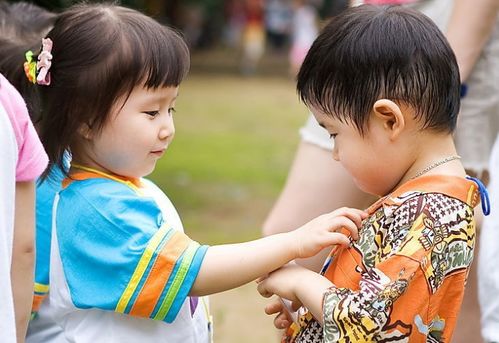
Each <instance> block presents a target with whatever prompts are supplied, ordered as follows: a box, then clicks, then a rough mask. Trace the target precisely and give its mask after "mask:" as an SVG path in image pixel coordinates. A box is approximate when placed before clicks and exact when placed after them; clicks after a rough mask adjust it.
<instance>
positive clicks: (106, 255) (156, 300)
mask: <svg viewBox="0 0 499 343" xmlns="http://www.w3.org/2000/svg"><path fill="white" fill-rule="evenodd" d="M71 177H72V179H71V180H70V179H66V182H65V183H64V186H65V188H64V189H63V190H62V191H61V193H60V195H59V200H58V203H57V207H56V209H55V211H56V212H55V213H56V223H55V225H56V233H57V240H58V244H59V251H60V256H61V261H62V265H63V269H64V274H65V277H66V281H67V284H68V287H69V290H70V294H71V299H72V302H73V304H74V305H75V306H76V307H77V308H80V309H88V308H98V309H102V310H108V311H115V312H119V313H124V314H128V315H131V316H137V317H145V318H152V319H155V320H160V321H164V322H167V323H171V322H172V321H173V320H174V319H175V317H176V315H177V314H178V311H179V310H180V308H181V306H182V304H183V303H184V302H185V300H186V298H187V296H188V293H189V291H190V289H191V287H192V285H193V283H194V281H195V278H196V276H197V274H198V272H199V268H200V267H201V263H202V260H203V258H204V255H205V253H206V250H207V247H206V246H200V245H199V244H198V243H196V242H194V241H192V240H191V239H190V238H189V237H187V236H186V235H185V234H184V233H183V232H181V231H177V230H175V229H174V228H172V226H171V225H169V224H168V218H163V215H162V212H161V210H160V209H159V207H158V205H157V203H156V202H155V201H154V199H153V198H151V197H149V196H147V194H145V192H143V190H142V186H141V184H140V182H139V180H123V179H118V178H116V177H113V178H111V177H109V178H108V177H106V175H105V174H95V173H92V172H84V173H78V174H74V175H72V176H71ZM74 209H78V210H77V211H75V210H74Z"/></svg>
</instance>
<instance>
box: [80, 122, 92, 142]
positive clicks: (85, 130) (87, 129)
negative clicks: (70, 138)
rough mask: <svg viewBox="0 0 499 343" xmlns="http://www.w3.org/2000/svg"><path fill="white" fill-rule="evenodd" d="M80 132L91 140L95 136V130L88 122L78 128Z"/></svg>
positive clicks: (84, 137) (83, 136)
mask: <svg viewBox="0 0 499 343" xmlns="http://www.w3.org/2000/svg"><path fill="white" fill-rule="evenodd" d="M78 134H79V135H80V136H81V137H82V138H83V139H87V140H90V139H92V138H93V132H92V129H91V128H90V126H89V125H88V124H81V125H80V127H79V128H78Z"/></svg>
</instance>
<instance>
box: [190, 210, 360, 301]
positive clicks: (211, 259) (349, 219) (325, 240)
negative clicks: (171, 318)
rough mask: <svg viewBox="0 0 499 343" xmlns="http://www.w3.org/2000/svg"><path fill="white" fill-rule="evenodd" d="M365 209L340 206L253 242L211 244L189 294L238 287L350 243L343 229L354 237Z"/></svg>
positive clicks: (208, 292)
mask: <svg viewBox="0 0 499 343" xmlns="http://www.w3.org/2000/svg"><path fill="white" fill-rule="evenodd" d="M365 217H366V214H365V212H363V211H360V210H355V209H349V208H341V209H339V210H336V211H334V212H331V213H328V214H325V215H322V216H320V217H318V218H316V219H314V220H312V221H310V222H309V223H307V224H305V225H304V226H302V227H300V228H299V229H297V230H295V231H291V232H287V233H282V234H277V235H273V236H269V237H265V238H262V239H258V240H255V241H251V242H247V243H240V244H226V245H219V246H214V247H210V248H209V249H208V251H207V253H206V256H205V257H204V260H203V263H202V265H201V269H200V271H199V274H198V276H197V278H196V281H195V282H194V285H193V287H192V289H191V292H190V294H191V295H206V294H212V293H217V292H221V291H225V290H228V289H231V288H235V287H239V286H241V285H243V284H245V283H247V282H250V281H252V280H255V279H256V278H258V277H259V276H262V275H265V274H267V273H270V272H272V271H273V270H276V269H277V268H279V267H281V266H282V265H284V264H286V263H287V262H289V261H291V260H293V259H295V258H300V257H310V256H313V255H315V254H316V253H318V252H319V251H320V250H322V249H324V248H325V247H327V246H331V245H336V244H342V245H348V244H350V241H349V239H348V238H347V236H345V235H344V234H341V233H339V232H338V231H340V230H341V229H342V228H345V229H348V230H349V231H350V233H351V235H352V237H353V239H357V238H358V235H357V229H358V228H359V227H360V226H361V222H362V219H364V218H365Z"/></svg>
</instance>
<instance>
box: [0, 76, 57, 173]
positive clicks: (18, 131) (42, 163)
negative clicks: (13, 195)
mask: <svg viewBox="0 0 499 343" xmlns="http://www.w3.org/2000/svg"><path fill="white" fill-rule="evenodd" d="M0 102H1V103H2V105H3V106H4V108H5V110H6V112H7V114H8V116H9V119H10V122H11V124H12V128H13V130H14V134H15V136H16V142H17V147H18V160H17V168H16V181H33V180H35V179H36V178H37V177H39V176H40V175H41V174H42V173H43V171H44V170H45V168H46V167H47V163H48V157H47V154H46V153H45V150H44V149H43V146H42V143H41V142H40V139H39V138H38V134H37V133H36V131H35V128H34V126H33V123H32V122H31V119H30V118H29V114H28V109H27V108H26V104H25V102H24V100H23V98H22V97H21V95H20V94H19V92H18V91H17V90H16V89H15V88H14V86H12V85H11V84H10V83H9V82H8V81H7V79H5V77H3V76H1V75H0Z"/></svg>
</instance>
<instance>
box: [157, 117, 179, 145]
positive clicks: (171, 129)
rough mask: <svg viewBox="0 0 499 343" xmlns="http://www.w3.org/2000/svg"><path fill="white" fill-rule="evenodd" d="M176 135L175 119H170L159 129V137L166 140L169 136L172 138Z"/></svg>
mask: <svg viewBox="0 0 499 343" xmlns="http://www.w3.org/2000/svg"><path fill="white" fill-rule="evenodd" d="M174 135H175V126H174V125H173V120H169V121H168V123H166V124H165V125H163V126H162V127H161V129H160V130H159V134H158V137H159V139H161V140H164V139H168V138H170V139H172V138H173V136H174Z"/></svg>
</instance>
